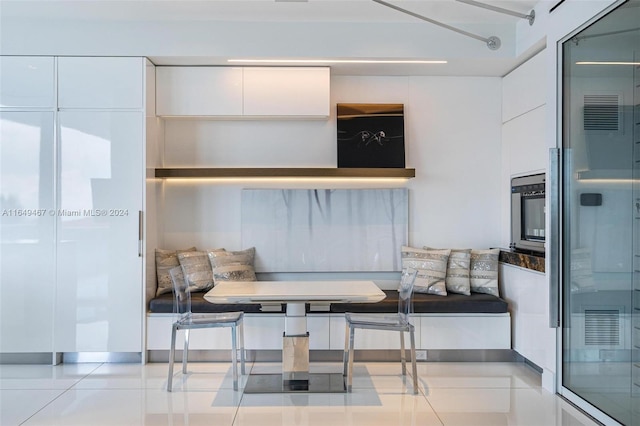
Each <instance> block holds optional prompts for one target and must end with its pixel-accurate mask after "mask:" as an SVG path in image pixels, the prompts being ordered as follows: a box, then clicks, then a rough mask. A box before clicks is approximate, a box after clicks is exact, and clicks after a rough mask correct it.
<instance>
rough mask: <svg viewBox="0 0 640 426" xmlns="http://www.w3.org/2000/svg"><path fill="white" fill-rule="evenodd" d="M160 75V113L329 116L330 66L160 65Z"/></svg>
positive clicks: (158, 79)
mask: <svg viewBox="0 0 640 426" xmlns="http://www.w3.org/2000/svg"><path fill="white" fill-rule="evenodd" d="M156 77H157V86H156V112H157V114H158V115H159V116H192V117H193V116H196V117H197V116H200V117H203V116H212V117H249V118H250V117H292V116H293V117H328V116H329V109H330V108H329V103H330V102H329V85H330V75H329V68H326V67H325V68H284V67H277V68H268V67H256V68H250V67H244V68H237V67H158V68H157V69H156Z"/></svg>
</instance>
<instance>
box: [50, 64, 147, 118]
mask: <svg viewBox="0 0 640 426" xmlns="http://www.w3.org/2000/svg"><path fill="white" fill-rule="evenodd" d="M144 65H145V63H144V60H143V59H142V58H92V57H61V58H58V107H59V108H64V109H66V108H98V109H142V108H143V107H144V87H143V85H142V82H143V81H144V80H143V79H144V69H145V67H144Z"/></svg>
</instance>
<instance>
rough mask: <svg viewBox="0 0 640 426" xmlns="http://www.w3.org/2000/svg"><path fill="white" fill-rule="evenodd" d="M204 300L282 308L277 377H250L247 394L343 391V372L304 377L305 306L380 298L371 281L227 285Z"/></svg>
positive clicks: (306, 359)
mask: <svg viewBox="0 0 640 426" xmlns="http://www.w3.org/2000/svg"><path fill="white" fill-rule="evenodd" d="M204 298H205V300H207V301H208V302H211V303H226V304H229V303H237V304H246V303H260V304H267V305H268V304H274V303H284V304H286V313H285V323H284V330H283V350H282V374H278V375H273V374H271V375H269V374H260V375H254V374H252V375H249V379H248V380H247V384H246V386H245V392H246V393H272V392H344V391H345V387H344V381H343V378H342V373H340V374H310V373H309V332H308V330H307V315H306V310H305V304H306V303H322V304H329V303H375V302H379V301H381V300H382V299H384V298H385V294H384V292H383V291H382V290H380V288H379V287H378V286H377V285H376V284H375V283H374V282H373V281H298V280H296V281H226V282H221V283H218V284H216V286H215V287H213V288H212V289H211V290H209V291H208V292H207V293H206V294H205V295H204Z"/></svg>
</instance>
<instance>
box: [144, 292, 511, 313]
mask: <svg viewBox="0 0 640 426" xmlns="http://www.w3.org/2000/svg"><path fill="white" fill-rule="evenodd" d="M384 293H385V294H386V296H387V297H386V298H385V299H383V300H382V301H380V302H378V303H332V304H331V306H330V308H329V310H326V309H324V310H318V309H315V306H314V305H311V306H310V305H307V311H308V312H313V313H322V312H328V313H344V312H357V313H393V312H398V292H397V291H396V290H384ZM261 308H262V307H261V305H259V304H217V303H210V302H207V301H206V300H204V292H194V293H191V310H192V311H193V312H195V313H212V312H230V311H243V312H245V313H259V312H263V311H262V310H261ZM507 308H508V305H507V302H505V301H504V300H502V299H500V298H499V297H496V296H492V295H490V294H483V293H471V295H470V296H465V295H463V294H455V293H450V294H449V295H447V296H437V295H433V294H422V293H415V294H414V295H413V311H414V312H415V313H433V314H439V313H463V314H477V313H482V314H498V313H505V312H508V310H507ZM149 311H150V312H152V313H172V312H173V295H172V294H171V293H168V294H162V295H160V296H158V297H156V298H154V299H152V300H151V302H150V303H149ZM268 312H269V313H273V312H276V313H282V312H284V310H283V309H282V306H280V310H277V309H276V310H275V311H274V310H273V309H271V310H269V311H268Z"/></svg>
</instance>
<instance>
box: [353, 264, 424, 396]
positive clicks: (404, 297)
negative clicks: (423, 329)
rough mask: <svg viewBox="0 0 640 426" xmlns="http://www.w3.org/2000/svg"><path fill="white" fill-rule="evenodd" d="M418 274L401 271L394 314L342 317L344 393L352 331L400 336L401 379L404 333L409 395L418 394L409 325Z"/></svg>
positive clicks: (412, 328) (404, 367)
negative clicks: (410, 385)
mask: <svg viewBox="0 0 640 426" xmlns="http://www.w3.org/2000/svg"><path fill="white" fill-rule="evenodd" d="M417 273H418V271H417V270H415V269H413V268H407V269H404V270H403V271H402V279H401V281H400V288H399V290H398V292H399V297H398V313H397V314H353V313H349V312H347V313H345V319H346V331H345V339H344V358H343V374H344V375H345V376H346V377H347V384H346V385H347V392H351V388H352V383H353V352H354V348H353V341H354V335H355V329H356V328H362V329H369V330H389V331H399V332H400V360H401V361H402V375H403V376H405V377H406V375H407V362H406V354H405V348H404V333H405V332H408V333H409V336H410V339H411V367H412V376H413V393H414V394H417V393H418V373H417V368H416V343H415V333H414V330H415V327H414V326H413V325H412V324H411V323H410V322H409V314H410V312H411V310H412V309H411V296H412V294H413V284H414V282H415V280H416V275H417Z"/></svg>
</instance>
